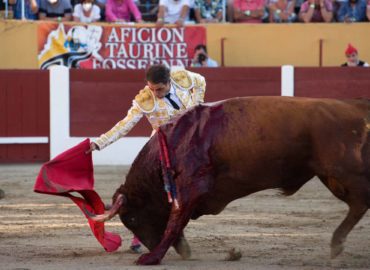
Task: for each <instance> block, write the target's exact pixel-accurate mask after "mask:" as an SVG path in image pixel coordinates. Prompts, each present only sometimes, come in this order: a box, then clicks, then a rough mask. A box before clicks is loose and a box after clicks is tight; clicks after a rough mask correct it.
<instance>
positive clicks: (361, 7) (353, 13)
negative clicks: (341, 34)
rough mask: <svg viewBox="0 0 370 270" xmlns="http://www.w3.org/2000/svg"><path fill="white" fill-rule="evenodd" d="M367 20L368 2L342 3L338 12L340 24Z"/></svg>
mask: <svg viewBox="0 0 370 270" xmlns="http://www.w3.org/2000/svg"><path fill="white" fill-rule="evenodd" d="M365 19H366V0H348V1H345V2H342V3H341V5H340V6H339V9H338V12H337V20H338V22H363V21H365Z"/></svg>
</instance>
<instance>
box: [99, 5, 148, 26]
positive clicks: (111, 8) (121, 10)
mask: <svg viewBox="0 0 370 270" xmlns="http://www.w3.org/2000/svg"><path fill="white" fill-rule="evenodd" d="M131 15H133V17H134V18H135V22H138V23H141V22H142V19H141V13H140V11H139V9H138V8H137V6H136V4H135V3H134V1H133V0H107V3H106V5H105V20H106V21H107V22H130V19H131Z"/></svg>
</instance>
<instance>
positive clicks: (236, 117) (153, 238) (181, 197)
mask: <svg viewBox="0 0 370 270" xmlns="http://www.w3.org/2000/svg"><path fill="white" fill-rule="evenodd" d="M161 130H162V132H163V134H164V135H165V137H166V139H167V143H168V153H169V156H170V158H171V162H172V164H171V166H172V169H173V172H174V175H173V176H174V179H175V182H176V190H177V196H178V201H179V207H176V206H175V205H174V204H169V203H168V201H167V196H166V193H165V191H164V189H163V175H162V174H163V173H162V170H161V160H160V150H161V149H160V145H159V144H158V136H159V135H158V134H156V135H154V136H153V137H152V138H151V139H150V140H149V141H148V143H147V144H146V145H145V146H144V147H143V149H142V150H141V152H140V153H139V154H138V156H137V157H136V159H135V161H134V162H133V164H132V166H131V168H130V171H129V173H128V175H127V177H126V181H125V183H124V184H123V185H121V186H120V187H119V188H118V189H117V190H116V192H115V194H114V196H113V206H112V208H111V209H110V210H109V211H107V212H106V213H104V214H102V215H97V216H95V217H94V219H95V220H97V221H106V220H108V219H110V218H111V217H113V216H114V215H116V214H117V213H118V214H119V217H120V219H121V221H122V222H123V224H124V225H125V226H126V227H127V228H128V229H130V230H131V231H132V232H133V233H134V234H135V235H137V236H138V237H139V239H140V240H141V241H142V243H143V244H144V245H145V246H146V247H147V248H148V249H149V250H150V252H149V253H147V254H143V255H142V256H141V257H140V258H139V259H138V261H137V263H138V264H143V265H148V264H149V265H150V264H159V263H160V262H161V260H162V258H163V257H164V255H165V254H166V252H167V250H168V249H169V247H170V246H174V248H175V249H176V251H177V252H178V253H179V254H180V255H182V256H183V257H184V258H187V257H189V256H190V247H189V245H188V243H187V241H186V239H185V237H184V235H183V230H184V228H185V226H186V225H187V223H188V222H189V220H190V219H197V218H199V217H200V216H202V215H209V214H212V215H217V214H218V213H220V212H221V211H222V210H223V209H224V208H225V207H226V206H227V204H228V203H230V202H231V201H233V200H235V199H238V198H241V197H244V196H247V195H248V194H251V193H254V192H258V191H261V190H266V189H280V190H281V191H282V194H284V195H286V196H288V195H292V194H294V193H295V192H297V191H298V190H299V189H300V188H301V187H302V186H303V185H304V184H305V183H306V182H307V181H309V180H310V179H312V178H313V177H314V176H317V177H318V178H319V179H320V180H321V182H322V183H323V184H324V185H325V186H326V187H327V188H328V189H329V190H330V191H331V192H332V193H333V194H334V195H335V196H336V197H337V198H339V199H340V200H342V201H344V202H345V203H347V205H348V206H349V211H348V213H347V216H346V217H345V219H344V220H343V221H342V222H341V224H340V225H339V226H338V227H337V228H336V230H335V232H334V234H333V236H332V240H331V257H332V258H335V257H336V256H337V255H339V254H340V253H341V252H342V250H343V246H344V245H343V244H344V241H345V239H346V237H347V235H348V233H349V232H350V231H351V230H352V228H353V227H354V226H355V225H356V223H358V221H359V220H360V219H361V218H362V217H363V215H364V214H365V213H366V211H367V209H368V208H369V205H370V102H369V101H367V100H343V101H340V100H334V99H310V98H288V97H247V98H234V99H230V100H225V101H220V102H216V103H210V104H203V105H199V106H196V107H194V108H193V109H191V110H188V111H186V112H185V113H184V114H182V115H181V116H179V117H178V118H177V119H175V120H173V121H171V122H169V123H168V124H167V125H164V126H162V127H161Z"/></svg>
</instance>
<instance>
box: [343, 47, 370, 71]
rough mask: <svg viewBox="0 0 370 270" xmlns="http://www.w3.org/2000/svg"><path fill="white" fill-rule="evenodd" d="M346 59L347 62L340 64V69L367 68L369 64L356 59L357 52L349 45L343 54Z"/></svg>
mask: <svg viewBox="0 0 370 270" xmlns="http://www.w3.org/2000/svg"><path fill="white" fill-rule="evenodd" d="M344 53H345V55H346V58H347V62H345V63H344V64H342V67H369V64H368V63H366V62H364V61H362V60H360V59H359V58H358V51H357V49H356V48H355V47H353V46H352V45H351V44H348V47H347V49H346V51H345V52H344Z"/></svg>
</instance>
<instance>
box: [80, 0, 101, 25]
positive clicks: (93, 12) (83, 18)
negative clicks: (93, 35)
mask: <svg viewBox="0 0 370 270" xmlns="http://www.w3.org/2000/svg"><path fill="white" fill-rule="evenodd" d="M73 20H74V21H75V22H82V23H92V22H96V21H99V20H100V8H99V7H98V6H97V5H95V4H94V0H82V1H81V3H80V4H77V5H76V6H75V8H74V12H73Z"/></svg>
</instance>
